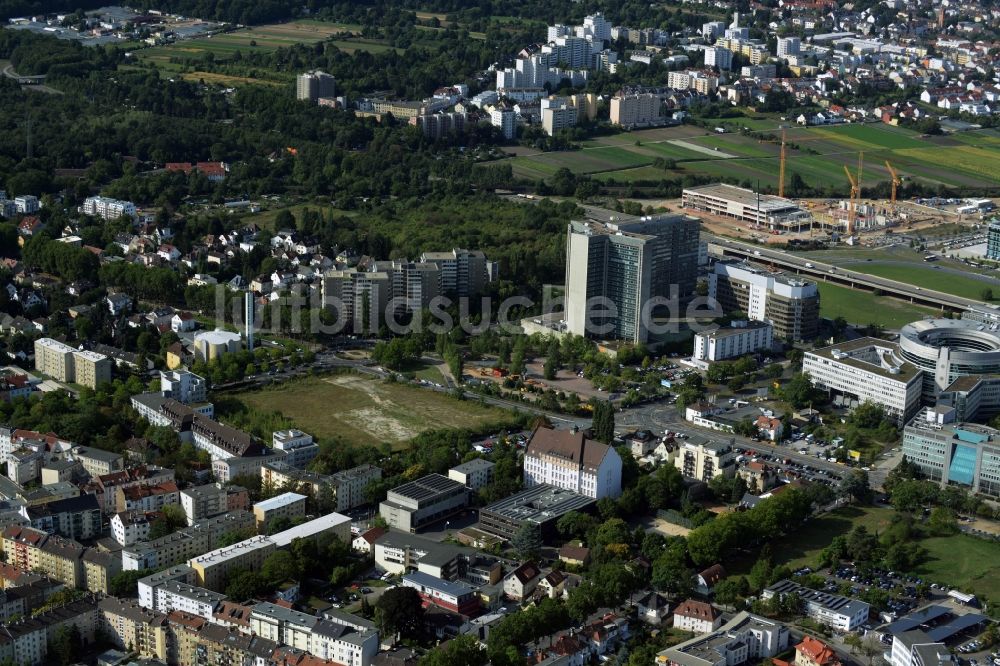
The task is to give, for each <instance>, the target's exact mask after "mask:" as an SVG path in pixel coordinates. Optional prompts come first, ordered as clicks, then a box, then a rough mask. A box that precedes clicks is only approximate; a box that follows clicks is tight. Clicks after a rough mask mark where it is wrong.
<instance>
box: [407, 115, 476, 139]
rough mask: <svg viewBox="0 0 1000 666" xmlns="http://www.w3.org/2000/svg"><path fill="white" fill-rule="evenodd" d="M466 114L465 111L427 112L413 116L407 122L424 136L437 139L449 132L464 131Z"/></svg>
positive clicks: (458, 132) (457, 132) (459, 132)
mask: <svg viewBox="0 0 1000 666" xmlns="http://www.w3.org/2000/svg"><path fill="white" fill-rule="evenodd" d="M467 120H468V115H467V114H466V113H465V112H459V111H454V112H451V113H445V112H441V113H428V114H424V115H420V116H413V117H412V118H410V119H409V124H410V125H412V126H413V127H416V128H417V129H419V130H420V131H421V132H422V133H423V135H424V136H425V137H427V138H428V139H431V140H432V141H439V140H440V139H442V138H445V137H447V136H448V135H449V134H461V133H463V132H465V131H466V127H467Z"/></svg>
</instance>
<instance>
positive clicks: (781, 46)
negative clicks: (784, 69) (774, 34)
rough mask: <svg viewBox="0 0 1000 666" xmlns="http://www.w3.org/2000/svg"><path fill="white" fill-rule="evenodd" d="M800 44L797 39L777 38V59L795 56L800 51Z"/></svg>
mask: <svg viewBox="0 0 1000 666" xmlns="http://www.w3.org/2000/svg"><path fill="white" fill-rule="evenodd" d="M801 46H802V43H801V42H800V41H799V38H798V37H779V38H778V57H779V58H787V57H789V56H797V55H799V52H800V50H801Z"/></svg>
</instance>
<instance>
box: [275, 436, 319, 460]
mask: <svg viewBox="0 0 1000 666" xmlns="http://www.w3.org/2000/svg"><path fill="white" fill-rule="evenodd" d="M271 446H272V448H274V449H276V450H278V451H284V452H285V457H284V458H283V461H284V462H285V463H287V464H289V465H291V466H292V467H300V468H301V467H305V466H306V465H308V464H309V462H310V461H312V459H313V458H315V457H316V456H317V455H319V444H317V443H316V442H315V441H313V436H312V435H310V434H308V433H304V432H302V431H301V430H295V429H291V430H276V431H274V433H273V434H272V435H271Z"/></svg>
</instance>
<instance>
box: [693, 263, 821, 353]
mask: <svg viewBox="0 0 1000 666" xmlns="http://www.w3.org/2000/svg"><path fill="white" fill-rule="evenodd" d="M708 295H709V298H710V299H712V300H714V301H716V302H718V304H719V306H720V307H721V308H722V310H723V311H724V312H743V313H746V315H747V317H748V318H749V319H751V320H753V321H766V322H769V323H770V324H771V325H772V326H773V327H774V337H776V338H778V339H780V340H809V339H812V338H814V337H816V333H817V330H818V326H819V289H818V288H817V287H816V283H815V282H808V281H806V280H803V279H802V278H799V277H796V276H793V275H786V274H784V273H777V272H772V271H768V270H765V269H764V268H761V267H758V266H754V265H752V264H749V263H746V262H741V263H725V262H718V263H716V264H715V269H714V271H713V272H712V274H711V275H710V276H709V282H708Z"/></svg>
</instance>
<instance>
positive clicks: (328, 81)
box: [295, 69, 337, 102]
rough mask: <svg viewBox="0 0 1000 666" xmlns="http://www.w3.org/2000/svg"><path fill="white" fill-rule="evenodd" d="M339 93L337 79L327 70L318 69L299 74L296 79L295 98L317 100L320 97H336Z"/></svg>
mask: <svg viewBox="0 0 1000 666" xmlns="http://www.w3.org/2000/svg"><path fill="white" fill-rule="evenodd" d="M336 93H337V81H336V79H334V78H333V77H332V76H330V75H329V74H327V73H326V72H321V71H319V70H318V69H317V70H316V71H313V72H306V73H305V74H299V76H298V78H297V79H296V80H295V98H296V99H304V100H310V101H313V102H315V101H316V100H317V99H319V98H320V97H334V96H335V95H336Z"/></svg>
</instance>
